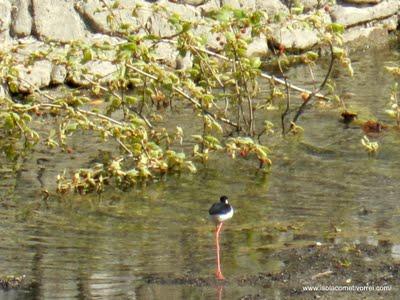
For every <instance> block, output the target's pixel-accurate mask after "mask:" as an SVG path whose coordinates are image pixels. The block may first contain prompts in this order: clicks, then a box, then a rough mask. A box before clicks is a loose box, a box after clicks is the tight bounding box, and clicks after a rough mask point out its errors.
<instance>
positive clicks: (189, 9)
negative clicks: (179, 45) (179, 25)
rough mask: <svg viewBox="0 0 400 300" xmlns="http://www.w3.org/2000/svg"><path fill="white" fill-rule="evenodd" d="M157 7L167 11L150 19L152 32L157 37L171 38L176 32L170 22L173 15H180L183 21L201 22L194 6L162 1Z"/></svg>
mask: <svg viewBox="0 0 400 300" xmlns="http://www.w3.org/2000/svg"><path fill="white" fill-rule="evenodd" d="M157 5H159V6H161V7H164V8H165V9H166V11H161V10H160V11H158V12H156V13H154V14H152V16H151V17H150V19H149V24H150V32H151V33H152V34H155V35H157V36H171V35H173V34H175V33H177V32H176V29H175V28H174V27H173V26H172V24H171V23H170V22H169V21H168V19H169V17H170V16H171V15H172V14H176V15H179V16H180V17H181V18H182V19H183V20H186V21H191V22H196V21H200V18H201V15H200V13H199V11H197V10H196V9H195V8H194V7H193V6H190V5H182V4H176V3H172V2H169V1H167V0H161V1H158V2H157Z"/></svg>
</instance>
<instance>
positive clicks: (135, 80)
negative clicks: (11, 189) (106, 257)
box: [0, 2, 351, 193]
mask: <svg viewBox="0 0 400 300" xmlns="http://www.w3.org/2000/svg"><path fill="white" fill-rule="evenodd" d="M116 3H117V2H116ZM116 8H117V7H107V9H108V10H109V17H108V19H107V20H108V22H109V24H110V28H112V33H111V34H113V35H115V36H117V37H118V38H119V39H120V42H118V43H117V44H116V45H112V44H110V43H109V42H107V41H104V42H95V43H84V42H73V43H70V44H68V45H67V46H66V47H65V53H64V55H58V56H56V58H53V60H55V61H56V62H57V64H63V65H65V66H66V67H67V69H68V70H69V74H72V75H71V77H72V78H75V79H81V80H82V81H83V82H84V85H85V87H86V88H87V90H88V91H90V92H87V91H80V90H72V91H69V92H68V93H66V94H63V95H61V96H50V95H49V94H47V93H45V92H43V91H40V90H38V89H37V88H36V87H35V86H34V85H32V84H31V83H30V82H25V81H23V79H21V78H20V76H19V73H18V72H19V71H18V69H17V68H16V67H15V64H16V61H15V59H14V58H13V56H12V53H4V52H3V53H1V59H0V62H1V64H0V73H1V74H3V75H4V76H3V78H6V80H7V82H8V84H9V86H10V89H11V91H13V92H16V91H17V90H18V86H19V85H21V84H24V85H27V86H29V87H30V89H31V90H32V91H33V92H34V93H33V96H28V97H26V98H25V99H24V102H23V103H19V102H16V101H12V100H10V99H8V98H3V99H1V100H0V116H1V117H0V135H1V140H2V142H1V143H2V144H1V147H2V150H3V151H4V152H5V153H6V154H7V155H8V157H9V158H13V157H14V158H15V157H16V155H17V153H18V152H19V151H20V150H21V148H23V149H32V148H33V147H34V146H35V145H37V144H41V145H46V146H48V147H50V148H56V149H61V150H62V151H65V152H69V151H71V148H70V146H69V138H70V136H71V135H74V134H90V135H97V136H98V137H99V138H100V139H101V140H102V141H103V142H109V143H111V144H115V145H118V148H119V151H117V152H115V153H113V154H112V155H111V156H110V157H109V158H108V159H107V160H105V161H103V162H98V163H97V164H95V165H93V166H90V167H89V168H85V169H80V170H77V171H75V172H73V173H72V175H70V174H69V172H66V171H64V173H62V174H60V175H59V176H58V178H57V183H58V192H60V193H66V192H68V191H76V192H79V193H87V192H97V193H100V192H101V191H102V190H103V189H104V186H105V185H106V184H110V183H113V184H115V185H117V186H119V187H121V188H125V187H130V186H132V185H134V184H136V183H137V182H140V181H145V180H150V179H154V178H157V177H160V176H163V175H164V174H167V173H171V172H184V171H189V172H195V171H196V169H197V167H196V165H197V166H198V164H196V161H197V162H200V163H207V161H209V158H210V155H211V154H214V153H223V152H226V153H228V154H229V156H230V157H232V158H236V157H237V156H238V155H237V154H240V157H254V158H255V159H256V161H257V162H258V167H260V168H262V169H264V170H268V168H269V166H270V165H271V160H270V158H269V150H268V148H267V146H266V145H262V144H260V137H261V136H263V135H264V136H268V135H269V134H272V133H273V128H274V124H272V123H271V122H270V121H269V120H264V119H262V118H263V117H262V116H263V115H264V112H265V110H266V109H268V107H271V105H275V104H278V105H279V106H280V107H281V108H282V110H284V108H285V106H284V105H282V104H285V103H286V111H285V112H284V114H285V116H286V115H287V114H288V111H289V108H290V101H289V100H290V95H289V89H292V88H295V87H293V86H291V85H290V84H289V83H288V81H287V79H286V76H285V75H284V70H283V68H282V67H281V66H282V65H285V67H288V66H289V65H290V64H292V63H298V62H302V63H306V64H307V65H309V68H310V76H313V73H312V68H313V67H314V66H315V61H316V60H317V59H318V58H319V54H318V53H317V52H315V51H309V52H306V53H305V54H304V55H301V56H300V60H298V59H297V60H292V61H291V60H290V57H292V56H291V55H289V54H286V53H285V50H284V49H280V51H279V53H275V55H273V56H272V57H271V58H270V60H269V61H267V63H268V62H270V63H272V62H273V61H274V60H275V61H276V60H277V61H278V64H279V66H280V70H281V73H282V76H283V78H285V80H284V81H283V80H280V81H279V80H278V79H276V78H274V77H273V76H269V75H267V74H265V73H264V72H262V70H261V67H262V63H261V61H260V59H259V58H257V57H249V56H248V55H247V54H246V53H247V49H248V47H249V44H250V43H251V42H252V41H253V38H254V37H255V36H262V37H265V38H266V39H269V38H270V36H271V20H269V19H268V17H267V16H266V14H264V13H263V12H260V11H255V12H248V11H244V10H239V9H231V8H228V7H224V8H222V9H220V10H218V11H213V12H211V13H210V14H209V16H208V17H209V19H207V22H209V24H211V25H210V32H212V33H214V34H218V36H220V49H219V51H218V53H216V52H212V51H210V50H208V49H206V47H205V41H204V37H203V36H202V35H199V34H198V26H199V25H201V24H197V23H196V22H188V21H186V20H184V19H182V18H181V17H179V16H178V15H176V14H170V18H169V23H170V24H171V26H172V27H173V28H174V32H175V33H174V34H172V35H170V36H157V35H154V34H153V33H151V32H149V30H148V26H147V24H126V23H124V22H122V20H119V17H118V14H114V12H113V10H114V9H116ZM137 9H138V8H136V9H134V10H133V11H132V14H134V15H135V14H137ZM153 10H154V12H155V13H156V12H157V13H158V12H159V11H164V8H161V7H159V6H157V5H155V6H154V7H153ZM296 18H297V17H296V16H294V15H292V16H290V19H291V22H292V23H293V24H292V26H294V27H295V26H307V27H309V28H314V29H315V30H317V31H318V32H319V35H320V38H321V40H322V44H321V45H319V46H320V47H328V48H329V47H330V48H331V50H332V61H331V67H330V70H331V68H332V65H333V62H334V60H339V61H340V62H342V63H343V64H344V65H345V66H346V67H348V68H349V70H350V71H351V65H350V61H349V60H348V58H347V56H346V53H345V51H344V50H343V49H341V48H340V46H341V43H342V41H341V38H340V34H341V32H342V29H343V28H342V27H341V26H340V25H338V24H329V25H327V24H325V23H324V22H323V16H322V15H321V14H320V13H319V12H316V13H315V14H311V15H309V16H308V17H306V18H304V17H302V18H299V19H296ZM296 24H297V25H296ZM166 44H168V45H172V46H173V47H176V49H177V50H178V51H179V53H180V55H181V56H182V57H192V65H191V66H188V67H186V68H177V69H174V68H169V67H167V66H166V65H164V64H162V63H160V61H159V60H158V59H157V54H156V50H155V49H157V47H158V46H160V45H166ZM49 45H50V50H49V52H48V53H34V55H32V56H31V57H30V61H29V62H27V64H30V65H32V64H33V63H34V62H35V61H37V60H41V59H44V58H46V57H48V55H49V53H51V52H52V51H56V50H55V49H58V48H59V47H60V45H57V44H49ZM333 45H335V46H334V48H333ZM293 57H294V56H293ZM90 62H109V63H111V64H112V65H113V66H114V67H115V71H114V72H112V74H110V76H107V78H102V77H99V76H96V75H95V74H91V73H90V71H89V68H87V67H86V66H87V64H88V63H90ZM330 70H329V72H328V74H327V76H326V78H325V80H324V82H323V83H322V84H321V86H320V87H319V88H316V89H315V90H314V91H306V90H303V89H299V88H297V90H298V91H302V92H303V94H302V97H303V100H304V95H306V96H305V100H304V102H303V104H301V105H300V107H299V110H298V113H297V114H296V117H295V118H294V119H293V121H292V122H291V124H292V126H291V128H292V129H293V132H294V133H295V132H298V131H299V130H300V127H299V126H297V125H296V124H295V123H296V121H297V119H298V117H299V116H300V114H301V112H302V111H303V110H304V109H305V105H306V104H308V103H309V101H310V100H311V98H312V97H315V96H317V95H319V94H318V93H319V92H320V91H321V90H322V88H323V87H324V85H325V84H326V82H327V79H328V77H329V74H330ZM265 78H267V79H268V80H267V84H269V85H270V91H271V92H270V93H269V96H268V97H262V96H261V95H262V91H261V88H260V79H264V80H265ZM279 82H280V83H282V82H283V83H284V84H285V87H286V91H285V90H284V89H282V90H281V89H280V88H279V87H278V86H277V84H276V83H279ZM304 93H305V94H304ZM321 97H322V98H326V97H324V96H321ZM94 98H96V99H101V103H102V104H103V105H100V106H98V107H96V108H93V103H94V101H93V99H94ZM285 99H286V102H285ZM188 105H189V106H190V109H191V111H192V114H193V116H194V118H193V120H194V121H193V122H194V124H197V127H196V128H197V129H196V130H197V132H196V134H193V135H190V136H186V135H185V128H182V127H181V126H177V127H175V128H174V127H172V128H168V126H165V124H164V122H163V121H162V120H163V119H164V118H165V117H166V115H167V113H166V112H167V111H168V110H170V111H171V112H173V111H174V108H175V107H180V108H181V109H185V108H187V107H188ZM285 116H283V117H282V123H284V119H285ZM256 117H257V118H256ZM47 118H51V119H53V120H54V122H55V123H56V126H55V127H54V128H53V129H49V130H48V132H47V133H42V132H41V133H39V130H36V131H35V130H34V129H33V128H34V126H33V124H34V123H35V122H36V121H37V120H42V121H45V120H46V119H47ZM259 118H261V119H262V120H261V122H258V119H259ZM260 125H261V126H260ZM282 125H283V126H284V124H282ZM283 132H284V133H285V130H283ZM18 141H19V142H18ZM189 145H191V146H189ZM189 147H190V148H191V149H189ZM190 154H192V155H190Z"/></svg>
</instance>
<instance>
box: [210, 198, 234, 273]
mask: <svg viewBox="0 0 400 300" xmlns="http://www.w3.org/2000/svg"><path fill="white" fill-rule="evenodd" d="M208 212H209V214H210V217H211V219H212V220H213V221H214V223H215V225H216V228H215V244H216V248H217V270H216V273H215V276H216V278H217V279H218V280H224V279H225V278H224V276H223V275H222V272H221V262H220V255H219V233H220V232H221V228H222V224H223V222H224V221H226V220H228V219H230V218H232V216H233V207H232V206H231V205H230V204H229V202H228V197H227V196H221V198H220V199H219V202H218V203H214V204H213V205H212V206H211V208H210V209H209V211H208Z"/></svg>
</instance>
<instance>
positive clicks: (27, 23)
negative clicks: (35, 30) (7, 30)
mask: <svg viewBox="0 0 400 300" xmlns="http://www.w3.org/2000/svg"><path fill="white" fill-rule="evenodd" d="M30 5H31V1H30V0H18V1H17V2H16V3H15V9H14V11H13V22H12V26H11V33H12V34H13V35H16V36H17V37H25V36H28V35H30V34H31V31H32V16H31V13H30Z"/></svg>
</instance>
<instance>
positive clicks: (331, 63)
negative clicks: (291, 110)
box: [292, 43, 335, 127]
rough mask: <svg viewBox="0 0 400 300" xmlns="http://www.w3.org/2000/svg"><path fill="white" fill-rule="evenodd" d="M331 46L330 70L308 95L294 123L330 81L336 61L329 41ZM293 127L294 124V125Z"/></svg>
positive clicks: (330, 46)
mask: <svg viewBox="0 0 400 300" xmlns="http://www.w3.org/2000/svg"><path fill="white" fill-rule="evenodd" d="M329 48H330V51H331V62H330V64H329V68H328V72H327V73H326V75H325V78H324V81H323V82H322V83H321V85H320V86H319V88H318V89H316V90H315V91H313V92H312V93H311V94H309V95H308V98H307V99H306V100H305V101H304V102H303V103H302V104H301V105H300V107H299V109H298V111H297V113H296V115H295V116H294V118H293V121H292V123H296V121H297V119H298V118H299V117H300V115H301V114H302V113H303V111H304V109H305V107H306V105H307V104H308V102H310V100H311V98H312V97H314V96H316V95H317V94H318V93H319V92H320V91H321V90H322V89H323V88H324V86H325V84H326V83H327V82H328V79H329V76H330V75H331V72H332V68H333V63H334V61H335V54H334V53H333V46H332V43H329ZM292 127H293V125H292Z"/></svg>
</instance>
